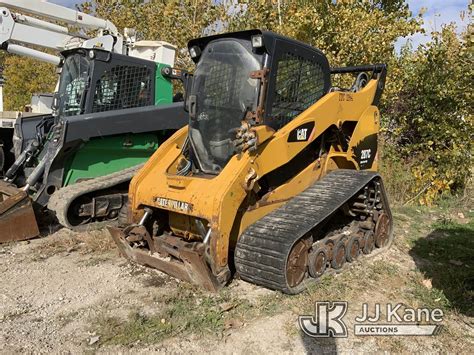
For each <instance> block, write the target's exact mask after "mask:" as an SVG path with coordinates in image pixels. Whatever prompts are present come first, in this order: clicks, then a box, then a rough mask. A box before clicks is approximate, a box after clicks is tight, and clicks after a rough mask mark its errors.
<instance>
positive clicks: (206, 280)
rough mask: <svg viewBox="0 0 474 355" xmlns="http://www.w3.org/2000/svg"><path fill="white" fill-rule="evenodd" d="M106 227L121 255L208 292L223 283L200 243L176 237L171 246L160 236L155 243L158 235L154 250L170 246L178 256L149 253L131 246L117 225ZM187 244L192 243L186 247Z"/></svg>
mask: <svg viewBox="0 0 474 355" xmlns="http://www.w3.org/2000/svg"><path fill="white" fill-rule="evenodd" d="M107 229H108V230H109V232H110V235H111V236H112V239H113V240H114V242H115V244H117V247H118V248H119V250H120V253H121V254H122V255H123V256H124V257H125V258H127V259H129V260H132V261H134V262H136V263H138V264H141V265H145V266H149V267H152V268H155V269H158V270H160V271H162V272H164V273H166V274H168V275H170V276H173V277H176V278H178V279H181V280H184V281H187V282H190V283H194V284H196V285H199V286H201V287H203V288H205V289H206V290H208V291H212V292H216V291H218V290H219V289H221V288H222V287H223V284H221V283H220V282H219V281H218V280H217V278H216V277H215V276H214V275H213V274H212V272H211V270H210V269H209V267H208V265H207V263H206V262H205V257H204V248H201V246H202V243H200V244H198V243H195V244H194V243H185V242H180V241H178V239H177V238H173V239H176V243H174V244H173V245H172V244H170V243H167V242H166V241H165V240H161V238H160V239H159V240H160V242H157V240H156V239H158V238H155V243H154V244H155V248H156V249H166V248H173V249H174V250H175V252H174V253H173V254H175V255H176V256H179V259H178V258H175V257H166V258H165V257H162V256H160V254H159V253H157V252H154V253H152V252H150V251H149V250H145V249H140V248H132V247H131V246H130V244H129V242H128V241H127V239H126V235H125V233H124V231H123V230H121V229H119V228H115V227H107ZM181 243H182V245H181ZM160 244H161V245H160ZM191 244H194V245H193V246H192V247H190V245H191Z"/></svg>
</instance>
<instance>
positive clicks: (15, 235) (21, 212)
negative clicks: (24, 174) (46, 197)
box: [0, 181, 39, 243]
mask: <svg viewBox="0 0 474 355" xmlns="http://www.w3.org/2000/svg"><path fill="white" fill-rule="evenodd" d="M38 235H39V229H38V224H37V223H36V217H35V212H34V211H33V206H32V205H31V200H30V198H29V197H28V194H27V193H26V192H25V191H23V190H20V189H18V188H16V187H15V186H12V185H10V184H8V183H6V182H4V181H0V243H5V242H11V241H19V240H26V239H31V238H34V237H37V236H38Z"/></svg>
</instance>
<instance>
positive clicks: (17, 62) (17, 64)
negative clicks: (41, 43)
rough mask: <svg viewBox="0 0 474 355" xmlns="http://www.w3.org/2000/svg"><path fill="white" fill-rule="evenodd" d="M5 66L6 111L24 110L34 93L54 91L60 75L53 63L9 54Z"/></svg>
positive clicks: (5, 59) (4, 93)
mask: <svg viewBox="0 0 474 355" xmlns="http://www.w3.org/2000/svg"><path fill="white" fill-rule="evenodd" d="M3 66H4V76H5V78H6V82H5V86H4V92H3V95H4V98H5V99H4V109H5V111H22V110H23V109H24V107H25V105H27V104H29V103H30V102H31V96H32V95H33V94H34V93H49V92H53V91H54V87H55V85H56V82H57V78H58V77H57V74H56V68H55V66H54V65H52V64H49V63H43V62H39V61H37V60H35V59H31V58H25V57H20V56H16V55H11V54H8V55H6V56H4V62H3Z"/></svg>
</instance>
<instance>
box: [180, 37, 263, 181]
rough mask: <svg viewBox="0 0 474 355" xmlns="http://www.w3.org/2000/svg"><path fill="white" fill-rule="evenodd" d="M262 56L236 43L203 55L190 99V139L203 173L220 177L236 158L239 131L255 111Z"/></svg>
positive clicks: (215, 45) (214, 47)
mask: <svg viewBox="0 0 474 355" xmlns="http://www.w3.org/2000/svg"><path fill="white" fill-rule="evenodd" d="M257 58H258V56H255V55H253V54H252V53H251V52H250V51H248V50H247V49H246V48H245V47H244V46H243V45H242V44H241V43H240V42H238V41H236V40H232V39H231V40H229V39H227V40H220V41H216V42H211V43H209V44H208V45H207V47H206V48H205V50H204V51H203V54H202V57H201V59H200V60H199V62H198V64H197V67H196V71H195V74H194V79H193V85H192V88H191V92H190V99H192V100H193V101H195V107H196V110H195V115H193V117H191V120H190V130H189V134H190V138H191V144H192V147H193V150H194V152H195V156H196V158H197V160H198V162H199V165H200V167H201V169H202V170H203V171H204V172H206V173H211V174H217V173H219V172H220V171H221V170H222V168H223V167H224V166H225V165H226V164H227V162H228V161H229V160H230V158H231V157H232V156H233V155H234V144H233V140H235V133H236V129H237V128H239V127H240V126H241V121H242V119H243V118H244V117H245V115H246V113H247V112H248V111H255V109H256V106H257V99H258V89H259V80H258V79H251V78H250V73H251V72H252V71H255V70H260V69H261V65H260V63H259V60H258V59H257Z"/></svg>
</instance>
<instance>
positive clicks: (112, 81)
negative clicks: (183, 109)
mask: <svg viewBox="0 0 474 355" xmlns="http://www.w3.org/2000/svg"><path fill="white" fill-rule="evenodd" d="M62 55H63V57H64V58H65V59H64V61H63V65H62V69H61V76H60V79H59V90H58V94H57V96H56V98H55V103H54V106H55V107H54V109H55V111H56V112H57V114H59V116H62V117H68V116H76V115H81V114H88V113H97V112H106V111H112V110H121V109H127V108H135V107H143V106H150V105H153V104H154V99H155V98H154V94H153V93H154V92H155V87H154V86H155V71H156V70H157V69H156V63H154V62H152V61H148V60H144V59H140V58H135V57H130V56H126V55H122V54H117V53H111V52H108V51H103V50H99V49H84V48H77V49H72V50H68V51H65V52H63V53H62Z"/></svg>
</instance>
